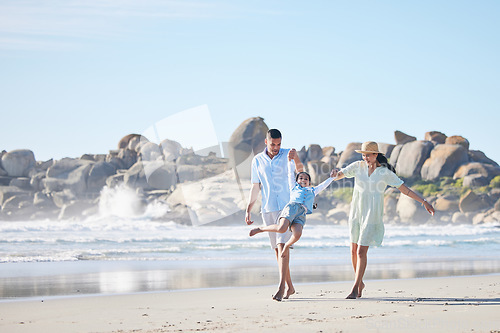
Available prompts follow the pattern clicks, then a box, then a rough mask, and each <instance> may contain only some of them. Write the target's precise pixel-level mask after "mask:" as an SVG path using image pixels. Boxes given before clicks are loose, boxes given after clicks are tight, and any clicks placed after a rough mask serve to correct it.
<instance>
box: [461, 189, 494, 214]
mask: <svg viewBox="0 0 500 333" xmlns="http://www.w3.org/2000/svg"><path fill="white" fill-rule="evenodd" d="M458 206H459V208H460V211H461V212H462V213H467V212H476V211H479V210H482V209H485V208H487V207H488V204H487V202H485V200H484V198H482V197H480V196H478V195H477V194H476V193H474V191H472V190H469V191H467V193H465V194H464V196H462V198H460V203H459V205H458Z"/></svg>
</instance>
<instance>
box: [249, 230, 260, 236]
mask: <svg viewBox="0 0 500 333" xmlns="http://www.w3.org/2000/svg"><path fill="white" fill-rule="evenodd" d="M261 232H262V230H260V228H254V229H252V230H250V234H249V235H250V237H252V236H253V235H257V234H260V233H261Z"/></svg>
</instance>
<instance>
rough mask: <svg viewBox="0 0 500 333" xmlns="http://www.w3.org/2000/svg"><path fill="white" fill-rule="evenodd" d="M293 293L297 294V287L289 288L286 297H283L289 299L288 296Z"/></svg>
mask: <svg viewBox="0 0 500 333" xmlns="http://www.w3.org/2000/svg"><path fill="white" fill-rule="evenodd" d="M293 294H295V288H293V287H292V288H288V290H287V291H286V294H285V297H283V299H288V297H290V296H292V295H293Z"/></svg>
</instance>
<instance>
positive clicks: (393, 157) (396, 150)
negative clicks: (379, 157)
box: [387, 145, 404, 167]
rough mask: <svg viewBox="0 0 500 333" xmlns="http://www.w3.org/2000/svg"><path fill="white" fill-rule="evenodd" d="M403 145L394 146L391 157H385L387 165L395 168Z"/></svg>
mask: <svg viewBox="0 0 500 333" xmlns="http://www.w3.org/2000/svg"><path fill="white" fill-rule="evenodd" d="M403 146H404V145H396V146H395V147H394V149H392V152H391V156H390V157H387V158H388V159H389V163H390V164H392V166H393V167H396V165H397V164H398V159H399V155H400V154H401V150H402V149H403Z"/></svg>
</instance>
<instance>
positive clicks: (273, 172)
mask: <svg viewBox="0 0 500 333" xmlns="http://www.w3.org/2000/svg"><path fill="white" fill-rule="evenodd" d="M289 151H290V149H280V151H279V153H278V155H276V156H274V157H273V158H272V159H271V158H270V157H269V156H268V155H267V148H266V149H264V151H263V152H261V153H259V154H257V155H255V157H254V158H253V160H252V175H251V181H252V184H259V183H260V185H261V194H262V212H264V213H269V212H275V211H280V210H282V209H283V208H284V207H285V205H286V204H287V203H288V202H289V201H290V189H289V187H288V165H287V163H288V152H289Z"/></svg>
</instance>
